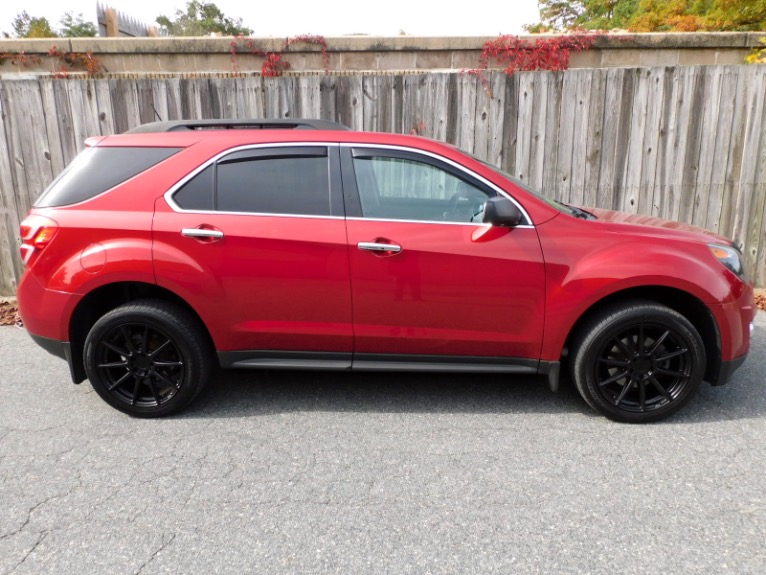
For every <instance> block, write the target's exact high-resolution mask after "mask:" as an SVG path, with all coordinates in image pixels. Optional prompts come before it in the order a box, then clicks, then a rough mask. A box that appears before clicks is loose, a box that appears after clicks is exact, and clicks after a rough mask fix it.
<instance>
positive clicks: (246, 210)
mask: <svg viewBox="0 0 766 575" xmlns="http://www.w3.org/2000/svg"><path fill="white" fill-rule="evenodd" d="M338 165H339V161H338V147H337V146H333V145H329V146H328V145H326V144H325V145H315V144H314V145H312V144H306V145H295V144H290V145H285V146H267V147H252V148H245V149H238V150H234V151H231V152H228V153H226V154H223V155H222V156H221V157H219V158H217V159H215V160H214V161H211V162H209V163H208V164H207V165H205V166H202V168H200V169H199V170H198V171H197V172H196V173H194V174H193V175H192V176H191V177H189V178H187V179H185V180H184V181H182V182H181V184H180V185H179V186H177V187H176V189H174V190H171V192H169V193H168V194H166V196H165V197H164V198H161V199H160V200H158V202H157V206H156V213H155V219H154V227H153V232H154V262H155V272H156V276H157V282H158V283H159V285H161V286H164V287H167V288H168V289H170V290H171V291H173V292H174V293H177V294H179V295H181V296H182V297H183V298H185V299H186V300H187V301H188V302H189V303H190V304H191V305H192V307H194V309H196V310H197V311H198V313H199V314H200V315H201V316H202V319H203V320H204V321H205V323H206V324H207V326H208V328H209V329H210V331H211V333H212V335H213V338H214V340H215V345H216V348H217V349H218V350H219V351H225V352H236V353H233V354H229V355H225V354H224V355H223V356H222V361H223V363H225V364H237V363H239V364H243V365H245V364H249V365H257V364H259V362H261V363H262V364H264V365H268V364H270V363H272V364H273V363H274V362H275V361H277V360H279V359H280V358H282V359H284V360H285V363H286V364H287V365H290V362H291V361H292V362H294V364H295V365H296V366H300V365H303V366H311V365H312V363H311V362H312V361H314V360H316V361H317V362H319V363H322V362H327V361H337V362H338V363H337V364H333V365H332V367H343V366H345V365H348V364H349V363H350V354H351V351H352V324H351V293H350V278H349V269H348V266H349V264H348V255H347V244H346V230H345V224H344V220H343V217H342V216H343V214H342V210H343V208H342V198H341V196H340V193H341V192H340V177H339V171H338Z"/></svg>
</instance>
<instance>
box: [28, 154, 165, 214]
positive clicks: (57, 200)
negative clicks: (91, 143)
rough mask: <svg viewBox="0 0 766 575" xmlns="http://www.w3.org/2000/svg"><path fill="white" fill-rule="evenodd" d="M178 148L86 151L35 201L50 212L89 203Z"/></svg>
mask: <svg viewBox="0 0 766 575" xmlns="http://www.w3.org/2000/svg"><path fill="white" fill-rule="evenodd" d="M179 149H180V148H99V147H96V148H86V149H85V150H84V151H83V152H81V153H80V154H79V155H78V156H77V157H76V158H75V159H74V161H72V163H71V164H69V166H68V167H67V169H66V170H64V171H63V172H62V173H61V175H60V176H59V177H58V178H56V180H55V181H54V182H53V183H52V184H51V185H50V186H49V187H48V189H47V190H45V192H44V193H43V195H42V196H40V198H39V199H38V200H37V203H35V206H37V207H39V208H53V207H58V206H66V205H69V204H76V203H77V202H82V201H84V200H88V199H90V198H92V197H94V196H97V195H98V194H100V193H102V192H105V191H106V190H108V189H110V188H113V187H114V186H116V185H117V184H121V183H122V182H124V181H125V180H128V179H130V178H132V177H133V176H135V175H137V174H140V173H141V172H143V171H144V170H147V169H148V168H151V167H152V166H154V165H155V164H158V163H159V162H161V161H162V160H164V159H166V158H169V157H170V156H172V155H173V154H175V153H176V152H178V151H179Z"/></svg>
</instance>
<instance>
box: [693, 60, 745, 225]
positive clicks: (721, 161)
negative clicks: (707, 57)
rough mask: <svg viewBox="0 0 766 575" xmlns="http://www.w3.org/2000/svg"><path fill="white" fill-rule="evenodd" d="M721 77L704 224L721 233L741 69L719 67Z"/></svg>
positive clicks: (701, 223)
mask: <svg viewBox="0 0 766 575" xmlns="http://www.w3.org/2000/svg"><path fill="white" fill-rule="evenodd" d="M718 74H719V75H720V85H721V93H720V100H719V101H720V105H719V108H718V118H717V119H716V123H717V124H716V127H717V130H716V136H715V147H714V151H713V156H714V161H713V166H712V170H711V172H710V187H709V188H708V197H707V204H708V205H707V210H706V212H705V221H704V223H703V222H700V225H701V226H702V227H704V228H707V229H710V230H713V231H714V232H717V231H719V229H720V225H721V211H722V205H721V202H722V201H723V188H724V185H725V183H726V165H727V162H728V159H729V153H730V146H731V138H732V127H733V124H734V122H733V119H734V112H735V109H736V107H737V101H736V95H737V91H736V90H737V76H738V74H737V69H736V68H732V67H730V66H727V67H723V66H721V67H719V71H718Z"/></svg>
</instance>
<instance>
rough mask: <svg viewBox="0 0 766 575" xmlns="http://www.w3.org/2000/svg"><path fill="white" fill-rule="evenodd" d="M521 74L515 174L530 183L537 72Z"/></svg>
mask: <svg viewBox="0 0 766 575" xmlns="http://www.w3.org/2000/svg"><path fill="white" fill-rule="evenodd" d="M518 76H519V102H518V108H517V112H516V113H517V118H518V119H517V124H516V125H517V126H518V130H517V132H516V162H515V166H516V171H515V174H514V175H515V176H516V177H517V178H519V179H520V180H521V181H522V182H524V183H527V184H528V183H529V171H530V163H531V160H530V154H531V151H532V143H531V140H532V123H533V122H532V115H533V111H534V107H535V93H534V81H535V74H534V73H532V72H521V73H519V74H518Z"/></svg>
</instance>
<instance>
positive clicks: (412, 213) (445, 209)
mask: <svg viewBox="0 0 766 575" xmlns="http://www.w3.org/2000/svg"><path fill="white" fill-rule="evenodd" d="M354 171H355V173H356V180H357V188H358V190H359V200H360V202H361V205H362V215H364V216H365V217H370V218H385V219H396V220H424V221H448V222H471V221H475V218H476V217H477V216H478V215H479V214H480V213H481V212H482V209H483V207H484V202H485V201H486V200H487V197H489V196H490V195H493V194H491V193H486V192H484V191H482V190H481V189H479V188H478V187H476V186H474V185H472V184H471V183H469V182H467V181H466V180H464V179H462V178H460V177H458V176H456V175H454V174H452V173H450V172H448V171H446V170H443V169H441V168H438V167H436V166H433V165H431V164H428V163H424V162H418V161H414V160H409V159H404V158H393V157H384V156H373V157H357V158H354Z"/></svg>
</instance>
